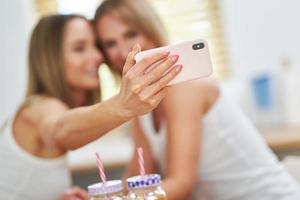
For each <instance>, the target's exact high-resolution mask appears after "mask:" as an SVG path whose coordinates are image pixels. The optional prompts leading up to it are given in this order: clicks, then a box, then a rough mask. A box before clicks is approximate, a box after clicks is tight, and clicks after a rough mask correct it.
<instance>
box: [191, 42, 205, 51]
mask: <svg viewBox="0 0 300 200" xmlns="http://www.w3.org/2000/svg"><path fill="white" fill-rule="evenodd" d="M204 47H205V45H204V43H202V42H201V43H197V44H194V45H193V49H194V50H199V49H203V48H204Z"/></svg>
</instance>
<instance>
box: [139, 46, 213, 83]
mask: <svg viewBox="0 0 300 200" xmlns="http://www.w3.org/2000/svg"><path fill="white" fill-rule="evenodd" d="M166 51H169V52H170V54H171V55H174V54H175V55H179V59H178V61H177V62H176V63H175V65H176V64H181V65H183V67H182V70H181V72H180V73H179V74H178V75H177V76H176V77H175V78H174V79H173V80H172V81H171V82H170V83H169V85H172V84H176V83H180V82H184V81H189V80H194V79H198V78H202V77H207V76H209V75H211V74H212V62H211V58H210V53H209V49H208V44H207V42H206V41H205V40H193V41H187V42H182V43H179V44H175V45H169V46H164V47H160V48H155V49H150V50H146V51H141V52H139V53H137V54H136V56H135V60H136V61H137V62H138V61H140V60H142V59H143V58H145V57H149V56H150V55H152V54H154V53H159V52H166ZM159 64H160V62H158V63H155V64H154V65H152V66H150V67H149V69H148V70H147V71H151V70H152V69H153V68H154V67H156V66H158V65H159ZM147 71H146V72H147Z"/></svg>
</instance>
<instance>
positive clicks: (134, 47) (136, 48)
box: [132, 44, 141, 51]
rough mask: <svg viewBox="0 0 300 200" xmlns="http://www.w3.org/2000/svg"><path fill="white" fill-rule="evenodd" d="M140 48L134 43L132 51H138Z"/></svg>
mask: <svg viewBox="0 0 300 200" xmlns="http://www.w3.org/2000/svg"><path fill="white" fill-rule="evenodd" d="M140 50H141V46H140V45H139V44H135V45H134V46H133V48H132V51H140Z"/></svg>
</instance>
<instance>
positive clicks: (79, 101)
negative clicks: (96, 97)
mask: <svg viewBox="0 0 300 200" xmlns="http://www.w3.org/2000/svg"><path fill="white" fill-rule="evenodd" d="M86 94H87V92H86V91H85V90H76V89H74V90H72V91H71V96H72V102H73V104H74V106H75V107H78V106H82V105H83V104H84V102H85V100H86Z"/></svg>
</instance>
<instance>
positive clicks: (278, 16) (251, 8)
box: [220, 0, 300, 121]
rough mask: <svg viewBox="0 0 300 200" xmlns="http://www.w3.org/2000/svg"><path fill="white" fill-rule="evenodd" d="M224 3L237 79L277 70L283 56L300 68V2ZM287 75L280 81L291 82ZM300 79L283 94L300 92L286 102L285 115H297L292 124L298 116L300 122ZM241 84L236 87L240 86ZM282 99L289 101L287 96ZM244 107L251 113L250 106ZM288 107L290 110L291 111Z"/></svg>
mask: <svg viewBox="0 0 300 200" xmlns="http://www.w3.org/2000/svg"><path fill="white" fill-rule="evenodd" d="M220 3H221V11H222V15H221V16H222V20H223V25H224V27H223V28H224V29H225V39H226V45H227V46H228V51H229V59H230V68H231V69H232V72H233V75H234V76H233V77H234V78H236V79H240V80H241V79H243V81H245V80H246V79H247V76H248V75H249V72H251V70H253V69H258V68H271V69H277V68H279V67H280V66H281V62H282V58H283V57H284V58H286V59H288V60H289V61H290V65H291V67H294V68H296V69H297V68H298V69H299V68H300V39H299V37H300V26H299V19H300V12H299V8H300V1H295V0H285V1H282V0H247V1H245V0H244V1H237V0H220ZM298 71H299V70H298ZM286 75H287V73H285V74H284V75H283V76H282V77H280V78H287V79H289V77H284V76H286ZM288 76H290V75H288ZM299 76H300V74H299ZM299 80H300V78H299V79H297V78H296V79H295V80H294V82H293V85H294V86H293V88H291V87H289V88H288V89H289V90H290V91H287V88H285V89H284V90H285V91H283V93H284V92H289V93H290V94H291V93H295V92H298V94H297V95H298V99H296V98H294V97H293V99H292V100H291V101H289V100H288V101H283V102H284V104H285V105H283V107H284V109H285V111H283V112H284V114H287V115H289V116H294V117H292V118H293V119H290V120H289V121H293V120H294V121H295V118H296V117H295V116H296V115H297V117H298V119H299V113H300V110H299V109H300V106H299V105H300V104H299V102H300V99H299V98H300V90H299V86H300V81H299ZM244 83H245V82H244ZM281 84H283V82H280V86H281ZM241 85H242V84H240V85H239V84H236V87H241ZM238 89H241V88H238ZM276 89H277V88H276ZM278 89H279V88H278ZM243 92H244V94H245V92H248V93H249V91H243ZM290 94H289V95H290ZM284 95H285V94H284ZM293 95H294V94H293ZM297 95H294V96H297ZM240 96H243V95H240ZM282 96H283V95H282ZM240 98H241V99H242V101H243V102H242V104H245V103H246V101H247V100H248V99H247V98H248V97H244V96H243V97H240ZM282 98H283V99H284V98H285V100H287V99H289V97H287V96H285V97H282ZM298 101H299V102H298ZM297 102H298V103H297ZM248 103H249V102H248ZM244 106H245V107H247V106H248V109H250V110H251V106H249V104H248V105H244ZM286 107H289V108H288V111H287V109H286ZM246 109H247V108H246ZM288 112H289V113H288ZM279 114H282V113H281V112H280V113H279Z"/></svg>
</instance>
